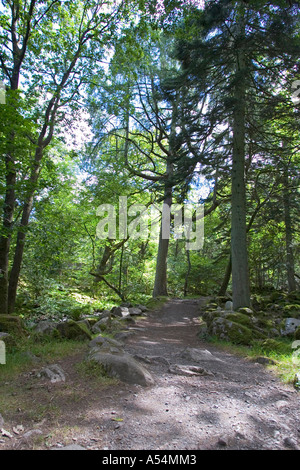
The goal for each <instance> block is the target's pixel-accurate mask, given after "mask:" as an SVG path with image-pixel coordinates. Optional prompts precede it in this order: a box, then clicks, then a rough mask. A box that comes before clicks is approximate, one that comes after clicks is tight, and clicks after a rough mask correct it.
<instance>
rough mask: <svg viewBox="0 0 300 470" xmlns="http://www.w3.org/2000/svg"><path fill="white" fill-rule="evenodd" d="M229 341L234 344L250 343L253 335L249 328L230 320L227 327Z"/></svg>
mask: <svg viewBox="0 0 300 470" xmlns="http://www.w3.org/2000/svg"><path fill="white" fill-rule="evenodd" d="M227 335H228V339H229V341H231V342H232V343H234V344H246V345H248V344H250V343H251V341H252V339H253V336H252V331H251V329H250V328H248V327H246V326H244V325H242V324H241V323H236V322H231V325H230V328H228V329H227Z"/></svg>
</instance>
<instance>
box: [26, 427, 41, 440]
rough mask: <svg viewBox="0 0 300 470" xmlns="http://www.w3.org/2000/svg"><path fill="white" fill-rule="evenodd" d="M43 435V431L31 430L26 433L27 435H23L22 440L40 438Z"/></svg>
mask: <svg viewBox="0 0 300 470" xmlns="http://www.w3.org/2000/svg"><path fill="white" fill-rule="evenodd" d="M42 434H43V431H41V430H40V429H31V430H30V431H27V432H25V434H23V436H22V438H24V439H30V438H31V437H34V436H40V435H42Z"/></svg>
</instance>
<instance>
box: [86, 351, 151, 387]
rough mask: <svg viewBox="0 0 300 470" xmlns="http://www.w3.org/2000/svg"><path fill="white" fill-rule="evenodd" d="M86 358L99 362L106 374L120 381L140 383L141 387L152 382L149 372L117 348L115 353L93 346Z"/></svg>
mask: <svg viewBox="0 0 300 470" xmlns="http://www.w3.org/2000/svg"><path fill="white" fill-rule="evenodd" d="M88 360H92V361H96V362H98V363H99V364H101V365H102V366H103V367H104V369H105V371H106V373H107V375H109V376H110V377H115V378H117V379H119V380H121V381H122V382H126V383H129V384H137V385H142V386H143V387H146V386H150V385H153V384H154V380H153V378H152V376H151V374H150V373H149V372H148V371H147V370H146V369H145V368H144V367H143V366H142V365H141V364H139V363H138V362H137V361H136V360H135V359H134V358H133V357H132V356H131V355H130V354H127V353H126V352H124V351H120V350H117V351H116V352H115V353H111V352H107V351H103V350H101V349H99V348H93V349H92V351H91V352H90V354H89V355H88Z"/></svg>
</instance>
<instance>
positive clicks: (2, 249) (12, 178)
mask: <svg viewBox="0 0 300 470" xmlns="http://www.w3.org/2000/svg"><path fill="white" fill-rule="evenodd" d="M15 183H16V171H15V169H14V162H13V158H12V157H10V156H8V155H7V156H6V193H5V200H4V208H3V223H2V231H3V233H2V236H1V238H0V314H6V313H7V312H8V266H9V250H10V242H11V233H12V226H13V215H14V208H15Z"/></svg>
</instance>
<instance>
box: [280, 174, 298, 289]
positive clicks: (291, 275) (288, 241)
mask: <svg viewBox="0 0 300 470" xmlns="http://www.w3.org/2000/svg"><path fill="white" fill-rule="evenodd" d="M283 183H284V190H283V205H284V223H285V246H286V271H287V281H288V290H289V292H292V291H294V290H296V279H295V260H294V253H293V227H292V218H291V200H290V192H289V189H288V185H289V178H288V172H287V169H285V170H284V177H283Z"/></svg>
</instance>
